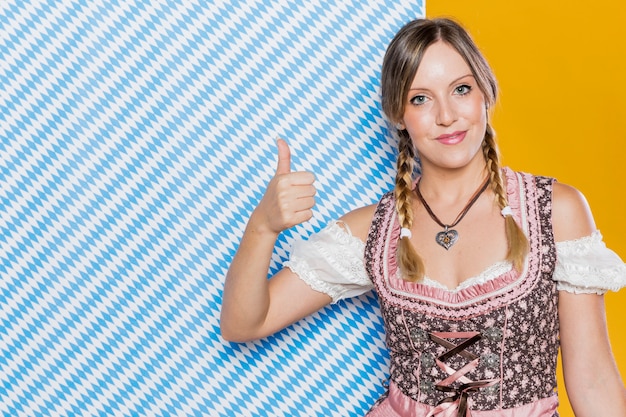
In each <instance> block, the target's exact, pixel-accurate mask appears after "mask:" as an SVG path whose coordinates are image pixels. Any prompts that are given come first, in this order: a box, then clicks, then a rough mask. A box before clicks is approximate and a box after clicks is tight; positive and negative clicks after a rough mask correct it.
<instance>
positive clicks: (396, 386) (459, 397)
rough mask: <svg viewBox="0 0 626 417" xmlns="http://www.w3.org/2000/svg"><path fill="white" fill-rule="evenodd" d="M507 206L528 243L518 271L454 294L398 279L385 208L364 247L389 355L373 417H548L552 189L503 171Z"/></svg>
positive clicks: (545, 181) (553, 351)
mask: <svg viewBox="0 0 626 417" xmlns="http://www.w3.org/2000/svg"><path fill="white" fill-rule="evenodd" d="M505 174H506V178H507V193H508V199H509V205H510V206H511V208H512V210H513V213H514V217H515V219H516V221H518V223H519V224H522V225H523V226H524V228H525V232H526V233H527V236H528V239H529V242H530V253H529V256H528V257H527V260H526V263H525V267H524V270H523V271H521V272H517V271H515V270H512V269H511V270H508V271H507V272H505V273H503V274H502V275H499V276H497V277H495V278H494V279H490V280H488V281H486V282H483V283H476V284H475V285H470V286H469V287H467V288H464V289H461V290H459V291H446V290H444V289H439V288H436V287H433V286H429V285H425V284H421V283H411V282H407V281H404V280H402V279H401V278H399V277H398V276H397V270H398V267H397V264H396V258H395V253H396V247H397V243H398V239H399V235H400V225H399V223H398V218H397V215H396V211H395V201H394V197H393V194H392V193H389V194H386V195H385V196H383V198H382V199H381V201H380V203H379V205H378V208H377V211H376V214H375V216H374V220H373V222H372V226H371V229H370V232H369V236H368V240H367V243H366V248H365V263H366V269H367V272H368V274H369V276H370V278H371V279H372V282H373V283H374V285H375V288H376V292H377V294H378V297H379V302H380V308H381V312H382V315H383V320H384V324H385V330H386V343H387V347H388V348H389V352H390V359H391V361H390V377H389V385H388V390H387V392H386V393H385V395H384V396H383V397H382V398H381V399H380V400H379V401H377V403H376V404H375V405H374V406H373V407H372V409H371V410H370V411H369V413H368V414H367V415H368V417H378V416H403V417H405V416H421V417H426V416H439V417H443V416H455V417H456V416H475V417H493V416H501V417H521V416H533V417H535V416H536V417H543V416H546V417H554V416H557V415H558V413H557V411H556V409H557V405H558V400H557V395H556V362H557V354H558V348H559V342H558V333H559V328H558V313H557V299H558V297H557V290H556V284H555V283H554V282H553V280H552V279H551V276H552V273H553V271H554V266H555V261H556V249H555V244H554V239H553V235H552V226H551V196H552V183H553V180H552V179H550V178H545V177H537V176H531V175H528V174H523V173H516V172H513V171H511V170H508V169H506V170H505Z"/></svg>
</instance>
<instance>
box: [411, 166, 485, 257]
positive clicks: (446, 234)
mask: <svg viewBox="0 0 626 417" xmlns="http://www.w3.org/2000/svg"><path fill="white" fill-rule="evenodd" d="M421 180H422V179H421V178H420V180H419V181H418V182H417V185H416V186H415V192H416V193H417V198H419V200H420V201H421V202H422V204H423V205H424V208H425V209H426V211H427V212H428V214H429V215H430V217H431V219H433V220H434V221H435V222H436V223H437V224H438V225H439V226H441V227H443V231H441V232H439V233H437V236H435V241H436V242H437V243H438V244H439V245H441V246H443V248H444V249H445V250H448V249H450V248H451V247H452V245H454V244H455V243H456V241H457V240H458V239H459V232H457V231H456V230H454V229H452V228H453V227H454V226H456V225H457V224H459V222H460V221H461V220H463V217H465V215H466V214H467V212H468V211H469V209H470V208H472V206H473V205H474V203H475V202H476V201H477V200H478V197H480V195H481V194H482V193H483V192H484V191H485V190H486V189H487V186H488V185H489V177H487V179H486V180H485V182H484V183H483V185H482V186H481V187H480V188H479V189H478V190H477V191H476V192H475V193H474V195H473V196H472V198H471V199H470V201H469V202H468V203H467V205H466V206H465V208H463V210H461V212H460V213H459V215H458V216H456V219H454V222H452V224H444V223H443V222H442V221H441V220H439V218H438V217H437V216H435V213H433V211H432V210H431V208H430V206H429V205H428V203H427V202H426V200H424V197H423V196H422V193H421V192H420V181H421Z"/></svg>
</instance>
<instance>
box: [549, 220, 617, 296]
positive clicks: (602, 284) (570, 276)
mask: <svg viewBox="0 0 626 417" xmlns="http://www.w3.org/2000/svg"><path fill="white" fill-rule="evenodd" d="M556 256H557V260H556V266H555V269H554V276H553V279H554V280H555V281H556V283H557V289H559V290H564V291H568V292H573V293H576V294H604V293H606V292H607V291H609V290H611V291H617V290H619V289H620V288H623V287H625V286H626V265H625V264H624V262H623V261H622V260H621V259H620V257H619V256H618V255H617V254H616V253H615V252H613V251H612V250H611V249H609V248H607V247H606V245H605V243H604V242H603V240H602V235H601V234H600V232H599V231H597V230H596V231H595V232H594V233H593V234H592V235H590V236H587V237H583V238H580V239H575V240H567V241H563V242H556Z"/></svg>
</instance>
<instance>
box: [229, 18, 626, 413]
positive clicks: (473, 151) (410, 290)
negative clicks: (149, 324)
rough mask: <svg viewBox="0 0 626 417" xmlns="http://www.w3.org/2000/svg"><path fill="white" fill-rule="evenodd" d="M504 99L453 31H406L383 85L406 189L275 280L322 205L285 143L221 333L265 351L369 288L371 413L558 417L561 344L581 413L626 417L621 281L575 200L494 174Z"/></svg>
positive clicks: (548, 184) (503, 172) (234, 274)
mask: <svg viewBox="0 0 626 417" xmlns="http://www.w3.org/2000/svg"><path fill="white" fill-rule="evenodd" d="M496 93H497V84H496V81H495V78H494V76H493V73H492V71H491V69H490V68H489V66H488V64H487V63H486V61H485V60H484V58H483V57H482V55H481V54H480V52H479V51H478V49H477V48H476V46H475V45H474V43H473V41H472V39H471V38H470V37H469V35H468V34H467V33H466V32H465V31H464V30H463V29H462V28H461V27H460V26H459V25H458V24H456V23H455V22H453V21H450V20H447V19H435V20H426V19H419V20H415V21H413V22H410V23H409V24H407V25H406V26H405V27H403V28H402V29H401V30H400V31H399V32H398V34H397V35H396V36H395V38H394V39H393V40H392V42H391V44H390V45H389V48H388V49H387V53H386V55H385V59H384V62H383V68H382V83H381V94H382V104H383V111H384V112H385V114H386V115H387V117H388V118H389V119H390V120H391V121H392V122H393V123H394V124H395V126H396V127H397V129H398V136H399V143H398V147H399V155H398V161H397V169H398V172H397V176H396V184H395V189H394V191H393V192H391V193H388V194H385V195H384V196H383V197H382V198H381V200H380V202H379V203H378V204H376V205H373V206H368V207H364V208H361V209H358V210H355V211H353V212H350V213H348V214H346V215H345V216H344V217H342V218H341V219H340V220H339V221H337V222H332V223H331V224H330V225H329V226H328V227H327V228H325V229H324V230H322V231H320V232H319V233H318V234H315V235H313V236H311V237H310V239H309V240H307V241H299V242H297V243H296V244H295V245H294V248H293V252H292V254H291V257H290V260H289V261H288V262H287V263H286V268H284V269H283V270H281V271H280V272H278V273H277V274H276V275H275V276H274V277H272V279H270V280H269V281H268V280H267V279H266V275H267V271H268V268H269V262H270V258H271V255H272V251H273V247H274V244H275V241H276V238H277V236H278V234H279V233H280V232H281V231H283V230H285V229H287V228H289V227H291V226H293V225H296V224H298V223H301V222H304V221H306V220H308V219H309V218H310V217H311V208H312V207H313V204H314V195H315V189H314V186H313V181H314V176H313V174H311V173H306V172H295V173H292V172H291V171H290V154H289V148H288V146H287V144H286V143H285V142H284V141H280V140H279V142H278V167H277V170H276V175H275V177H274V178H273V179H272V181H271V182H270V184H269V185H268V188H267V191H266V193H265V195H264V197H263V199H262V200H261V202H260V203H259V206H258V207H257V208H256V209H255V211H254V212H253V214H252V215H251V217H250V221H249V223H248V226H247V228H246V231H245V233H244V236H243V238H242V241H241V245H240V247H239V250H238V252H237V254H236V255H235V257H234V259H233V262H232V265H231V267H230V269H229V272H228V275H227V278H226V283H225V288H224V298H223V306H222V317H221V329H222V334H223V336H224V337H225V338H226V339H228V340H231V341H247V340H252V339H257V338H261V337H265V336H267V335H269V334H272V333H274V332H276V331H278V330H280V329H282V328H283V327H285V326H287V325H289V324H291V323H293V322H294V321H296V320H298V319H300V318H302V317H304V316H306V315H308V314H311V313H313V312H314V311H316V310H318V309H320V308H322V307H323V306H325V305H327V304H328V303H331V302H337V301H338V300H340V299H342V298H346V297H350V296H354V295H358V294H361V293H363V292H365V291H368V290H370V289H372V288H374V289H375V290H376V291H377V293H378V296H379V300H380V305H381V312H382V314H383V319H384V323H385V329H386V334H387V346H388V348H389V352H390V356H391V358H390V359H391V365H390V378H389V386H388V390H387V392H386V393H385V395H384V396H383V397H382V398H381V399H380V400H379V401H378V402H377V403H376V404H375V405H374V406H373V407H372V409H371V410H370V412H369V413H368V415H369V416H440V415H441V416H444V415H445V416H448V415H455V416H457V415H458V416H465V415H468V416H469V415H470V414H471V415H473V416H511V417H512V416H556V415H558V414H557V411H556V409H557V405H558V401H557V396H556V392H555V388H556V376H555V374H556V361H557V353H558V349H559V346H560V348H561V351H562V358H563V368H564V375H565V381H566V388H567V391H568V394H569V398H570V400H571V404H572V406H573V408H574V410H575V413H576V415H577V416H599V415H602V416H605V417H606V416H626V395H625V391H624V387H623V384H622V382H621V379H620V376H619V373H618V371H617V368H616V365H615V361H614V359H613V355H612V352H611V349H610V344H609V340H608V337H607V334H606V324H605V321H604V302H603V297H602V294H603V293H604V292H606V291H607V290H617V289H619V288H620V287H622V286H624V285H626V267H625V265H624V263H623V262H622V261H621V260H620V259H619V257H618V256H617V255H616V254H615V253H613V252H612V251H610V250H609V249H607V248H606V247H605V246H604V244H603V242H602V238H601V235H600V233H599V232H598V231H597V230H596V228H595V225H594V221H593V218H592V215H591V212H590V210H589V207H588V205H587V203H586V201H585V199H584V197H583V196H582V195H581V194H580V193H579V192H578V191H577V190H576V189H574V188H572V187H570V186H567V185H564V184H560V183H557V182H555V181H553V180H552V179H550V178H545V177H537V176H532V175H529V174H524V173H518V172H513V171H512V170H510V169H507V168H502V167H501V166H500V162H499V157H498V150H497V146H496V143H495V140H494V134H493V130H492V128H491V126H490V125H489V121H488V119H489V111H490V109H491V108H492V107H493V105H494V103H495V100H496ZM416 165H417V166H416ZM416 172H419V175H415V173H416ZM470 410H471V411H470Z"/></svg>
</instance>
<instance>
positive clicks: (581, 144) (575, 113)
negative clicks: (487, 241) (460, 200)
mask: <svg viewBox="0 0 626 417" xmlns="http://www.w3.org/2000/svg"><path fill="white" fill-rule="evenodd" d="M426 12H427V16H428V17H437V16H447V17H453V18H455V19H456V20H458V21H459V22H461V23H462V24H463V25H464V26H465V27H467V28H468V29H469V31H470V32H471V34H472V35H473V37H474V39H475V40H476V42H477V44H478V45H479V47H480V48H481V50H482V51H483V53H484V54H485V55H486V57H487V59H488V60H489V62H490V64H491V66H492V67H493V69H494V72H495V73H496V77H497V78H498V81H499V84H500V90H501V92H500V98H499V104H498V106H497V107H496V110H495V114H494V119H493V125H494V128H495V129H496V133H497V135H498V136H497V137H498V142H499V146H500V150H501V152H502V160H503V162H504V164H505V165H508V166H511V167H512V168H514V169H517V170H522V171H526V172H531V173H534V174H541V175H547V176H553V177H555V178H557V179H558V180H559V181H560V182H564V183H568V184H570V185H573V186H575V187H576V188H578V189H579V190H580V191H582V192H583V194H585V196H586V197H587V200H588V201H589V204H590V206H591V209H592V211H593V214H594V217H595V220H596V225H597V227H598V229H600V231H601V232H602V234H603V235H604V238H605V241H606V243H607V246H609V247H610V248H612V249H613V250H614V251H616V252H617V253H618V254H619V255H620V256H621V258H622V259H624V260H626V196H625V194H626V157H625V156H624V155H625V152H624V151H625V150H626V46H625V45H626V2H625V1H621V0H613V1H609V0H599V1H598V0H594V1H589V0H585V1H582V0H573V1H567V2H566V1H553V0H525V1H523V2H517V1H516V2H508V1H502V0H471V1H468V0H426ZM606 308H607V320H608V325H609V333H610V336H611V342H612V346H613V353H614V355H615V359H616V361H617V363H618V366H619V368H620V372H621V374H622V379H624V377H625V376H626V330H625V329H624V326H623V317H624V315H625V314H626V289H625V290H622V291H621V292H619V293H609V294H607V296H606ZM559 385H560V390H559V393H560V396H561V407H560V413H561V415H562V417H571V416H573V415H574V413H573V412H572V410H571V407H570V405H569V402H568V401H567V398H566V395H565V389H564V387H563V380H562V377H561V375H560V370H559Z"/></svg>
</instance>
